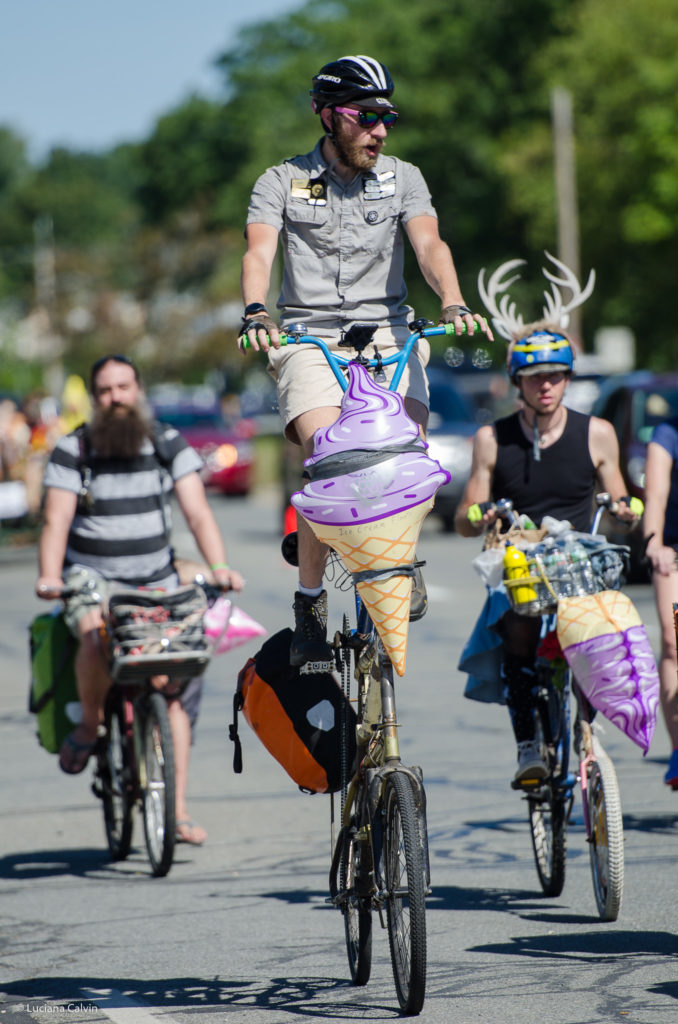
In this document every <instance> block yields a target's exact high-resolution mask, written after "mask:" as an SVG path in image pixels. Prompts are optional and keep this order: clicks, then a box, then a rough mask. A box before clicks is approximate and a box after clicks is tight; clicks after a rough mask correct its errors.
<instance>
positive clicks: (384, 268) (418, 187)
mask: <svg viewBox="0 0 678 1024" xmlns="http://www.w3.org/2000/svg"><path fill="white" fill-rule="evenodd" d="M393 90H394V85H393V80H392V78H391V75H390V74H389V71H388V69H387V68H386V67H385V66H384V65H383V64H382V63H381V62H380V61H378V60H375V59H374V58H373V57H368V56H364V55H359V56H346V57H340V58H339V59H338V60H333V61H331V62H330V63H329V64H325V65H324V66H323V67H322V68H321V69H320V70H319V71H318V73H317V74H316V75H315V76H314V77H313V82H312V88H311V92H310V95H311V107H312V109H313V111H314V113H315V114H317V115H318V116H319V118H320V127H321V129H322V132H323V135H322V137H321V139H320V140H319V142H318V144H317V145H316V147H315V149H314V150H313V151H312V152H311V153H307V154H305V155H303V156H296V157H293V158H292V159H290V160H287V161H285V162H284V163H283V164H280V165H279V166H277V167H271V168H269V169H268V170H267V171H266V172H265V173H264V174H262V175H261V177H260V178H259V179H258V181H257V182H256V184H255V186H254V190H253V192H252V197H251V199H250V206H249V210H248V214H247V227H246V230H245V235H246V239H247V250H246V253H245V256H244V258H243V264H242V293H243V302H244V306H245V310H244V316H243V322H242V329H241V338H242V337H247V339H248V340H249V342H250V344H251V346H252V348H254V349H262V350H263V351H265V352H268V354H269V369H270V371H271V373H272V374H273V376H274V377H275V379H276V382H277V386H278V404H279V408H280V414H281V418H282V420H283V424H284V429H285V433H286V435H287V437H288V438H289V439H290V440H291V441H293V442H295V443H296V444H299V445H301V446H302V448H303V450H304V454H305V455H306V456H309V455H311V453H312V450H313V436H314V434H315V432H316V431H317V430H319V429H322V428H323V427H327V426H329V425H330V424H331V423H334V421H335V420H336V418H337V416H338V414H339V405H340V401H341V389H340V387H339V385H338V383H337V382H336V380H335V379H334V375H333V373H332V372H331V370H330V369H329V367H328V365H327V363H326V361H325V358H324V356H323V355H322V353H321V352H320V351H319V350H318V349H316V348H315V347H314V346H311V345H300V346H291V347H290V348H288V349H281V348H280V337H279V325H278V324H277V323H276V321H275V320H274V319H273V318H272V316H271V315H270V313H269V312H268V309H267V307H266V302H267V297H268V291H269V286H270V283H271V270H272V267H273V263H274V259H275V256H276V252H277V247H278V240H279V238H280V240H281V241H282V249H283V273H282V287H281V293H280V297H279V299H278V309H279V310H280V328H282V329H283V330H285V329H286V328H289V327H290V325H292V324H297V323H302V324H305V325H306V327H307V328H308V330H309V331H310V332H311V333H313V334H315V335H317V336H319V337H321V338H323V339H324V340H326V341H327V342H328V344H329V346H330V348H332V349H335V348H336V346H337V344H338V342H339V341H340V338H341V334H342V331H343V330H344V329H346V328H348V327H349V326H350V325H351V324H353V323H356V322H360V323H368V324H374V325H376V326H377V330H376V333H375V335H374V338H373V343H372V344H370V345H369V346H368V348H367V350H366V352H365V355H366V357H367V358H369V359H371V358H374V357H375V355H376V354H377V349H378V354H379V355H380V356H382V357H387V356H390V355H392V354H394V353H396V352H397V350H398V349H400V348H402V347H403V345H404V343H405V341H406V339H407V337H408V335H409V329H408V326H407V325H408V323H409V322H410V321H411V320H412V309H411V308H410V307H409V306H408V305H407V302H406V299H407V289H406V287H405V281H404V278H403V259H404V250H405V246H404V241H403V233H404V234H406V235H407V238H408V240H409V242H410V244H411V245H412V248H413V249H414V252H415V255H416V258H417V261H418V263H419V267H420V269H421V272H422V274H423V275H424V277H425V279H426V281H427V283H428V284H429V285H430V287H431V288H432V289H433V291H434V292H435V293H436V294H437V295H438V297H439V299H440V304H441V313H440V322H445V323H454V324H455V330H456V332H457V333H458V334H461V333H462V331H463V329H464V326H466V327H467V328H468V330H469V331H471V330H472V329H473V328H474V320H478V321H480V322H481V324H482V328H483V330H484V331H486V332H487V333H488V334H489V336H490V337H491V332H489V329H488V328H487V324H486V323H485V321H483V318H482V317H479V316H477V317H476V316H474V314H473V313H472V312H471V310H470V309H469V308H468V306H466V305H465V303H464V299H463V296H462V293H461V290H460V287H459V282H458V280H457V273H456V270H455V267H454V262H453V260H452V255H451V253H450V250H449V247H448V246H447V244H446V243H445V242H444V241H443V240H442V239H441V238H440V235H439V232H438V220H437V216H436V213H435V210H434V208H433V206H432V204H431V197H430V195H429V192H428V189H427V187H426V183H425V182H424V179H423V177H422V175H421V172H420V171H419V170H418V168H416V167H414V166H413V165H412V164H410V163H406V162H405V161H403V160H399V159H398V158H397V157H393V156H387V155H385V154H384V152H383V150H384V146H385V144H386V140H387V136H388V134H389V133H390V131H391V130H392V129H393V128H394V127H395V125H396V122H397V120H398V117H399V113H398V110H397V109H396V107H395V105H394V103H393V101H392V99H391V97H392V94H393ZM428 355H429V348H428V342H427V341H426V340H425V339H423V338H422V339H420V340H419V342H418V343H417V345H416V346H415V355H414V357H413V358H411V359H410V360H409V363H408V365H407V367H406V368H405V372H404V373H403V377H402V380H401V385H400V386H399V388H398V390H399V391H400V392H401V394H403V395H404V398H405V407H406V410H407V412H408V414H409V416H410V417H411V418H412V419H413V420H414V421H415V422H416V423H417V424H419V425H420V427H421V429H422V431H423V429H424V428H425V426H426V422H427V418H428V386H427V381H426V374H425V371H424V367H425V366H426V363H427V361H428ZM392 369H393V368H392V367H386V368H385V370H386V375H387V377H389V376H390V374H391V372H392ZM298 537H299V588H298V590H297V593H296V594H295V599H294V613H295V623H296V628H295V633H294V638H293V641H292V647H291V652H290V659H291V662H292V664H293V665H302V664H304V663H306V662H308V661H326V660H329V658H330V653H331V652H330V648H329V646H328V644H327V640H326V624H327V594H326V593H325V591H324V590H323V589H322V579H323V570H324V566H325V560H326V556H327V548H326V547H325V545H323V544H321V543H320V541H318V540H317V539H316V537H315V535H314V534H313V532H312V530H311V529H310V527H309V526H308V525H307V524H306V523H305V522H304V521H303V519H301V517H299V522H298ZM415 595H416V591H415ZM413 604H414V602H413ZM420 606H421V608H422V609H423V606H424V605H423V602H420ZM421 613H423V610H422V611H421ZM411 617H414V614H413V613H411Z"/></svg>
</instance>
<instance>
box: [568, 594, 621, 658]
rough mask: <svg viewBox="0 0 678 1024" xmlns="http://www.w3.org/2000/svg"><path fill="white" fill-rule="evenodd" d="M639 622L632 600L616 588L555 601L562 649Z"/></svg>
mask: <svg viewBox="0 0 678 1024" xmlns="http://www.w3.org/2000/svg"><path fill="white" fill-rule="evenodd" d="M639 625H641V618H640V616H639V615H638V612H637V611H636V609H635V607H634V605H633V603H632V601H631V599H630V598H629V597H627V596H626V594H622V593H621V592H620V591H618V590H605V591H603V592H602V593H600V594H589V595H587V596H582V597H570V598H566V599H565V600H563V601H560V602H559V604H558V624H557V630H558V640H559V641H560V646H561V647H562V649H563V650H565V648H566V647H570V646H571V645H572V644H575V643H581V642H582V640H590V639H592V638H593V637H596V636H604V635H605V634H606V633H616V632H619V631H621V630H623V629H629V628H630V627H631V626H639Z"/></svg>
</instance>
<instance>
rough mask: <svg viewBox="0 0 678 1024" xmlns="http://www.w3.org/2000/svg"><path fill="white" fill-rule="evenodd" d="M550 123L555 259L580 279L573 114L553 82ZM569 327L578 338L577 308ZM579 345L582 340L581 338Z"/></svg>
mask: <svg viewBox="0 0 678 1024" xmlns="http://www.w3.org/2000/svg"><path fill="white" fill-rule="evenodd" d="M551 123H552V130H553V155H554V163H555V180H556V207H557V215H558V259H560V260H562V261H563V263H565V264H566V265H567V266H568V267H569V268H570V270H572V271H573V272H574V274H575V275H576V277H577V280H581V274H580V264H579V210H578V203H577V171H576V167H575V155H574V118H573V114H572V93H571V92H570V91H569V89H563V88H561V87H560V86H556V88H554V89H553V91H552V93H551ZM568 329H569V331H570V332H571V333H572V335H573V337H574V338H575V339H578V340H580V341H582V333H581V311H580V310H579V309H573V310H572V312H571V313H570V324H569V328H568ZM582 347H583V341H582Z"/></svg>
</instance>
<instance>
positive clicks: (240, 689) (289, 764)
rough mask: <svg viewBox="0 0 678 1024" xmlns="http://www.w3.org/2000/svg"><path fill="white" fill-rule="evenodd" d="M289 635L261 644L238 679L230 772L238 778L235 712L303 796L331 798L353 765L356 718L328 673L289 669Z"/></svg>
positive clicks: (283, 633)
mask: <svg viewBox="0 0 678 1024" xmlns="http://www.w3.org/2000/svg"><path fill="white" fill-rule="evenodd" d="M291 642H292V630H291V629H283V630H281V631H280V632H279V633H275V634H274V635H273V636H272V637H269V639H268V640H266V642H265V643H264V645H263V647H262V648H261V650H259V651H258V652H257V653H256V654H255V655H254V657H253V658H250V659H249V660H248V662H247V664H246V665H245V666H244V668H243V669H242V671H241V672H240V674H239V676H238V685H237V689H236V692H235V695H234V697H233V724H232V725H231V727H230V738H231V739H232V740H233V742H234V743H235V753H234V757H233V770H234V771H235V772H236V773H240V772H242V747H241V743H240V737H239V736H238V712H239V711H242V713H243V715H244V717H245V721H246V722H247V723H248V725H250V726H251V727H252V729H253V730H254V731H255V733H256V734H257V736H258V737H259V739H260V740H261V742H262V743H263V744H264V746H265V747H266V749H267V750H268V751H269V753H270V754H272V755H273V757H274V758H275V759H276V761H278V762H279V763H280V764H281V765H282V766H283V768H284V769H285V771H286V772H287V774H288V775H289V776H290V778H292V779H293V780H294V781H295V782H296V783H297V785H298V786H299V788H300V789H301V790H303V791H304V792H306V793H334V792H336V791H337V790H339V789H341V786H342V751H343V752H344V757H343V760H344V766H343V775H344V777H346V775H348V777H350V775H351V773H352V771H353V762H354V760H355V752H356V744H355V730H356V713H355V711H354V710H353V708H352V707H351V704H350V703H349V701H348V699H347V698H346V696H345V695H344V693H343V691H342V689H341V687H340V685H339V683H338V681H337V679H336V678H335V676H334V674H333V673H332V672H302V671H301V670H300V669H299V668H298V667H293V666H292V665H290V644H291Z"/></svg>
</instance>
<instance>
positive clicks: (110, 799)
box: [96, 693, 135, 860]
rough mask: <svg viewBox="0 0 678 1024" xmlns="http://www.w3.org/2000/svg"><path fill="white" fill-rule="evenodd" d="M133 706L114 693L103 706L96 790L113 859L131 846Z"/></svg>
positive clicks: (124, 856)
mask: <svg viewBox="0 0 678 1024" xmlns="http://www.w3.org/2000/svg"><path fill="white" fill-rule="evenodd" d="M131 714H132V706H131V704H130V703H129V701H128V700H126V699H125V697H124V695H123V694H121V693H114V694H113V695H112V696H111V698H110V701H109V703H108V705H107V708H106V745H105V747H104V748H103V750H102V751H101V753H100V754H99V755H98V761H97V775H98V782H99V786H98V787H97V789H96V792H97V793H98V795H99V796H100V797H101V800H102V802H103V805H104V827H105V829H106V840H107V842H108V849H109V850H110V853H111V857H112V858H113V860H125V858H126V857H127V856H128V854H129V851H130V849H131V846H132V826H133V821H134V819H133V817H132V812H133V809H134V781H133V780H134V777H135V771H134V749H133V743H132V737H131V733H130V730H129V728H128V726H129V722H128V721H127V718H128V716H129V717H130V719H131Z"/></svg>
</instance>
